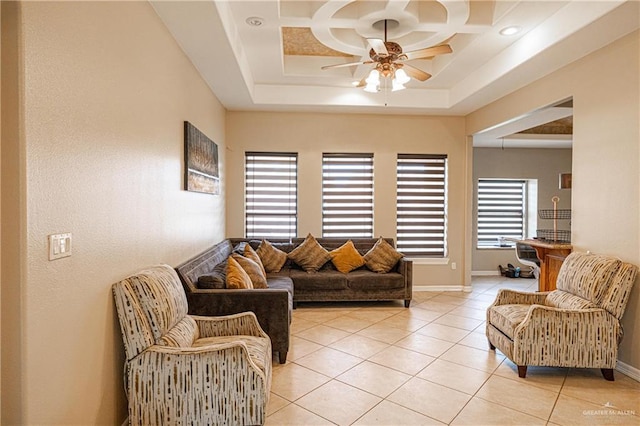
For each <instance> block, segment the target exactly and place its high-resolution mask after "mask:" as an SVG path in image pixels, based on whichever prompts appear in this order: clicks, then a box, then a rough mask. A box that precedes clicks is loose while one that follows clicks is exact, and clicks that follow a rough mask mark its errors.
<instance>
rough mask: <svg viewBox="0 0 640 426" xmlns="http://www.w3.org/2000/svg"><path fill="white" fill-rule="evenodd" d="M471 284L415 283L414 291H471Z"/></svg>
mask: <svg viewBox="0 0 640 426" xmlns="http://www.w3.org/2000/svg"><path fill="white" fill-rule="evenodd" d="M471 290H472V289H471V286H469V287H465V286H463V285H414V286H413V291H466V292H469V291H471Z"/></svg>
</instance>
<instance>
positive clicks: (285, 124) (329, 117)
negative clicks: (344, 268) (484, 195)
mask: <svg viewBox="0 0 640 426" xmlns="http://www.w3.org/2000/svg"><path fill="white" fill-rule="evenodd" d="M227 148H228V151H227V164H228V175H227V176H228V182H227V187H228V193H229V194H230V195H229V198H228V200H227V236H235V237H238V236H243V235H244V200H243V193H244V175H243V174H244V152H245V151H287V152H297V153H298V235H299V236H305V235H306V234H307V233H309V232H310V233H312V234H314V235H316V236H319V235H321V234H322V153H323V152H373V153H374V170H375V172H374V205H375V207H374V232H373V233H374V235H376V236H378V235H383V236H387V237H393V238H395V236H396V229H395V226H396V211H395V208H396V205H395V199H396V190H395V181H396V176H395V167H396V154H397V153H430V154H447V155H448V159H449V163H448V164H449V180H448V183H449V209H448V221H449V234H448V244H449V257H450V259H451V261H452V262H457V266H458V269H457V270H452V269H451V268H450V266H449V265H419V264H414V276H413V283H414V285H417V286H451V285H455V286H460V285H461V284H462V283H463V282H464V280H465V278H464V266H465V265H464V262H465V256H464V247H465V229H466V228H465V201H466V198H465V191H466V190H467V188H466V182H467V180H468V179H467V165H468V155H469V153H468V152H469V151H468V149H467V145H466V139H465V131H464V119H463V118H461V117H417V116H416V117H414V116H385V115H355V114H353V115H352V114H349V115H344V114H312V113H253V112H229V113H227Z"/></svg>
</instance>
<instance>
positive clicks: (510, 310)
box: [488, 305, 531, 339]
mask: <svg viewBox="0 0 640 426" xmlns="http://www.w3.org/2000/svg"><path fill="white" fill-rule="evenodd" d="M529 308H531V305H499V306H494V307H493V308H492V309H490V310H489V311H488V314H489V322H490V323H491V325H493V326H494V327H495V328H497V329H498V330H500V331H501V332H503V333H504V334H505V335H506V336H508V337H509V338H511V339H513V335H514V333H515V329H516V327H517V326H519V325H520V324H521V323H522V321H524V319H525V317H526V316H527V313H528V312H529Z"/></svg>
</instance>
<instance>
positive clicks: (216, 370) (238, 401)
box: [113, 265, 271, 425]
mask: <svg viewBox="0 0 640 426" xmlns="http://www.w3.org/2000/svg"><path fill="white" fill-rule="evenodd" d="M113 294H114V298H115V304H116V309H117V312H118V319H119V320H120V328H121V330H122V336H123V341H124V346H125V352H126V361H125V389H126V392H127V397H128V399H129V422H130V424H134V425H156V424H185V425H186V424H188V425H192V424H203V425H213V424H216V425H222V424H226V425H231V424H234V425H236V424H237V425H240V424H243V425H257V424H263V423H264V421H265V409H266V404H267V400H268V397H269V389H270V385H271V341H270V340H269V337H268V336H267V335H266V334H265V333H264V331H263V330H262V329H261V328H260V325H259V324H258V321H257V320H256V317H255V315H254V314H253V313H252V312H246V313H241V314H235V315H229V316H224V317H199V316H190V315H187V299H186V296H185V293H184V289H183V287H182V284H181V283H180V280H179V278H178V276H177V275H176V272H175V271H174V269H173V268H171V267H170V266H168V265H159V266H155V267H152V268H150V269H147V270H144V271H141V272H139V273H137V274H135V275H132V276H130V277H128V278H126V279H125V280H122V281H120V282H118V283H116V284H114V285H113Z"/></svg>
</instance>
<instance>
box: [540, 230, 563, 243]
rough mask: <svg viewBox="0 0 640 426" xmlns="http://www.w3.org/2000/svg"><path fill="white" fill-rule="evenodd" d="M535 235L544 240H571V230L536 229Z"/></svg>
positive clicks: (561, 241)
mask: <svg viewBox="0 0 640 426" xmlns="http://www.w3.org/2000/svg"><path fill="white" fill-rule="evenodd" d="M536 235H537V237H538V238H539V239H541V240H546V241H554V242H558V243H570V242H571V231H567V230H560V229H558V230H556V231H554V230H553V229H538V230H537V231H536Z"/></svg>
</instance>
